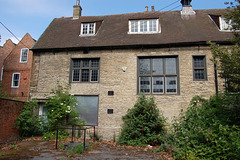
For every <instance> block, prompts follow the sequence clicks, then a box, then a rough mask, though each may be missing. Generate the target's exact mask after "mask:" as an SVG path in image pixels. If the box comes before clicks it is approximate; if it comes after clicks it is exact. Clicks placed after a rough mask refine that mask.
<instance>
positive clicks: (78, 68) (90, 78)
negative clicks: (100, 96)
mask: <svg viewBox="0 0 240 160" xmlns="http://www.w3.org/2000/svg"><path fill="white" fill-rule="evenodd" d="M76 60H80V61H81V62H80V63H81V64H80V67H77V68H74V66H73V65H74V61H76ZM83 60H89V63H91V61H92V60H98V67H92V66H89V67H83V64H82V63H83V62H82V61H83ZM83 69H86V70H89V77H88V79H89V80H88V81H82V70H83ZM74 70H79V80H78V81H73V78H74V75H73V74H74ZM93 70H98V73H97V81H92V72H93ZM99 70H100V58H72V59H71V66H70V79H69V80H70V82H71V83H99V78H100V72H99Z"/></svg>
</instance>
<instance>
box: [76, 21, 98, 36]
mask: <svg viewBox="0 0 240 160" xmlns="http://www.w3.org/2000/svg"><path fill="white" fill-rule="evenodd" d="M85 25H86V26H87V33H84V32H83V28H84V26H85ZM91 25H93V33H89V32H90V26H91ZM95 31H96V23H82V24H81V34H80V35H81V36H93V35H95V33H96V32H95Z"/></svg>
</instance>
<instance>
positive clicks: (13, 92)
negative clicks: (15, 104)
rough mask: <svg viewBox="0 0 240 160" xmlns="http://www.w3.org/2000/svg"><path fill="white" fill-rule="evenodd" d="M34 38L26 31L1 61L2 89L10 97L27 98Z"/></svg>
mask: <svg viewBox="0 0 240 160" xmlns="http://www.w3.org/2000/svg"><path fill="white" fill-rule="evenodd" d="M34 43H35V40H34V39H33V38H32V37H31V36H30V35H29V34H28V33H27V34H26V35H25V36H24V37H23V38H22V39H21V41H20V42H19V43H18V44H17V45H16V46H14V48H13V49H12V50H11V52H10V53H9V55H8V56H7V57H6V58H5V59H4V61H3V66H4V68H3V76H2V91H3V93H5V94H7V95H9V96H10V98H14V99H19V100H28V98H29V86H30V77H31V67H32V51H31V50H29V49H30V48H31V47H32V46H33V45H34ZM4 46H5V45H4Z"/></svg>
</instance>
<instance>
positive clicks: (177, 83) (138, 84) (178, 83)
mask: <svg viewBox="0 0 240 160" xmlns="http://www.w3.org/2000/svg"><path fill="white" fill-rule="evenodd" d="M154 58H163V59H166V58H176V74H174V75H170V74H169V75H167V74H165V73H164V74H162V75H153V74H152V73H151V75H149V76H150V77H151V81H150V83H151V85H150V87H151V89H150V90H151V91H150V93H144V94H151V95H179V94H180V80H179V56H178V55H173V56H139V57H138V64H137V68H138V72H137V94H140V93H141V92H140V77H141V75H140V71H139V70H140V67H139V65H140V62H139V60H140V59H154ZM163 69H164V70H165V62H164V68H163ZM151 72H152V62H151ZM164 72H165V71H164ZM153 77H163V81H164V84H163V93H153ZM166 77H176V92H166V83H165V81H166V80H165V78H166Z"/></svg>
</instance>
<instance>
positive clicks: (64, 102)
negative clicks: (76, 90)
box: [44, 83, 80, 132]
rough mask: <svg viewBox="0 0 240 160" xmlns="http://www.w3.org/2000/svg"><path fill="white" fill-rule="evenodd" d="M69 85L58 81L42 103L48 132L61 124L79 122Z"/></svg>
mask: <svg viewBox="0 0 240 160" xmlns="http://www.w3.org/2000/svg"><path fill="white" fill-rule="evenodd" d="M70 87H71V86H70V85H67V86H66V87H63V86H62V85H61V84H60V83H58V86H57V89H56V90H52V91H51V93H50V95H46V98H47V99H48V100H47V101H46V103H45V104H44V107H46V108H47V120H46V121H45V124H46V129H47V131H48V132H52V131H55V130H56V129H57V127H60V126H62V125H74V124H80V120H79V119H78V116H79V114H78V113H77V112H76V103H77V102H76V100H75V97H74V96H72V95H71V94H69V89H70Z"/></svg>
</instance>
